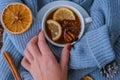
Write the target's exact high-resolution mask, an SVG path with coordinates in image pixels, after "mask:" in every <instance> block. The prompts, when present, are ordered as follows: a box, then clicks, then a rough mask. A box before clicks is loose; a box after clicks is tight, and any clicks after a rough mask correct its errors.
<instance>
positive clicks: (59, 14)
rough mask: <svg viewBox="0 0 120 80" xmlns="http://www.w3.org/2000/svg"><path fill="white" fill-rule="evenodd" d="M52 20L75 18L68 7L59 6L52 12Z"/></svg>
mask: <svg viewBox="0 0 120 80" xmlns="http://www.w3.org/2000/svg"><path fill="white" fill-rule="evenodd" d="M53 20H75V15H74V13H73V12H72V10H70V9H68V8H64V7H63V8H59V9H57V10H56V11H55V13H54V14H53Z"/></svg>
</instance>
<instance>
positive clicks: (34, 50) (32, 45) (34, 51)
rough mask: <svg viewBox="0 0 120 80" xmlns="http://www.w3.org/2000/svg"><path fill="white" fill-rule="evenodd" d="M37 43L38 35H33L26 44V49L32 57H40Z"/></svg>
mask: <svg viewBox="0 0 120 80" xmlns="http://www.w3.org/2000/svg"><path fill="white" fill-rule="evenodd" d="M37 43H38V37H37V36H35V37H33V38H32V39H31V40H30V41H29V43H28V44H27V49H28V50H29V52H30V53H31V55H32V56H33V58H36V57H41V53H40V49H39V47H38V44H37Z"/></svg>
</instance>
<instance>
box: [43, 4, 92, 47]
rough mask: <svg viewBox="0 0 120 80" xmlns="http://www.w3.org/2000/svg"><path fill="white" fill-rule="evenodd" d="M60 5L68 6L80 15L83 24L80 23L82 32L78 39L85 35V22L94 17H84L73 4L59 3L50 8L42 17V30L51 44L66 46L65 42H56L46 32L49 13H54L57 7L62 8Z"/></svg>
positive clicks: (90, 20)
mask: <svg viewBox="0 0 120 80" xmlns="http://www.w3.org/2000/svg"><path fill="white" fill-rule="evenodd" d="M60 7H66V8H69V9H71V10H72V11H73V12H74V13H76V15H77V16H78V17H79V20H80V23H81V25H80V27H81V31H80V34H79V35H78V40H79V39H80V38H81V37H82V35H83V33H84V30H85V24H88V23H90V22H92V18H91V17H87V18H84V17H83V16H82V14H81V13H80V11H78V10H77V9H76V8H74V7H72V6H68V5H57V6H54V7H52V8H50V9H49V10H48V11H47V12H46V13H45V14H44V16H43V19H42V30H43V32H44V35H45V38H46V39H47V40H48V41H49V42H50V43H51V44H53V45H55V46H58V47H64V46H65V44H59V43H56V42H54V41H52V40H51V39H50V38H49V37H48V35H47V33H46V32H45V21H46V19H47V17H48V15H49V14H50V13H52V12H53V11H54V10H56V9H57V8H60ZM76 42H77V41H74V42H72V43H71V45H73V44H74V43H76Z"/></svg>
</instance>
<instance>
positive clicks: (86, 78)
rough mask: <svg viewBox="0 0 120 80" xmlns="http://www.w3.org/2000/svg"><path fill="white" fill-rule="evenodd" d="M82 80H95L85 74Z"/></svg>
mask: <svg viewBox="0 0 120 80" xmlns="http://www.w3.org/2000/svg"><path fill="white" fill-rule="evenodd" d="M81 80H93V79H92V78H91V77H90V76H85V77H83V78H82V79H81Z"/></svg>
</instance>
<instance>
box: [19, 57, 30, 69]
mask: <svg viewBox="0 0 120 80" xmlns="http://www.w3.org/2000/svg"><path fill="white" fill-rule="evenodd" d="M21 65H22V66H23V67H24V68H25V69H26V70H27V71H30V63H29V61H28V60H27V59H26V58H25V57H24V58H23V59H22V62H21Z"/></svg>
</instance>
